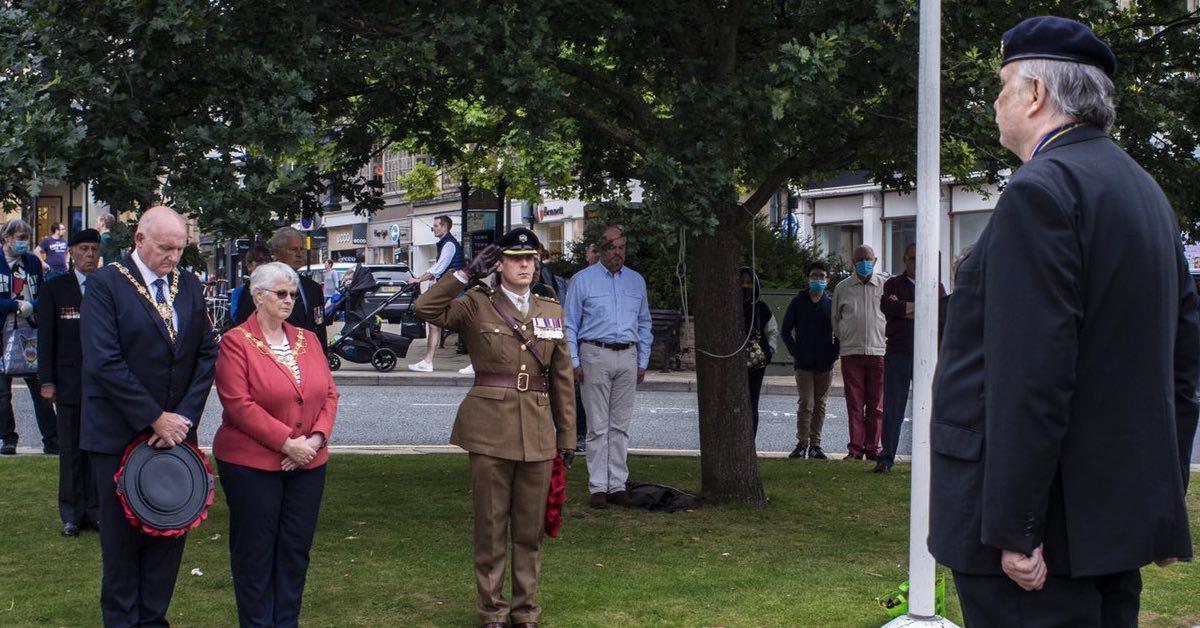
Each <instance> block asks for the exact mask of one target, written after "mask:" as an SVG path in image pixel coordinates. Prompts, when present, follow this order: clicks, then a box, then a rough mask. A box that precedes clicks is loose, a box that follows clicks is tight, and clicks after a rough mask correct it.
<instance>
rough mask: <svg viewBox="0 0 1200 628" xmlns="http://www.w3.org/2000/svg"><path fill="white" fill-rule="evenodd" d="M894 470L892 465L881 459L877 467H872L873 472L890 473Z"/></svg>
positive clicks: (876, 464)
mask: <svg viewBox="0 0 1200 628" xmlns="http://www.w3.org/2000/svg"><path fill="white" fill-rule="evenodd" d="M891 470H892V465H890V464H888V463H886V462H884V461H882V460H880V461H878V462H876V463H875V468H874V469H871V472H872V473H888V472H890V471H891Z"/></svg>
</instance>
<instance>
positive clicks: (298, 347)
mask: <svg viewBox="0 0 1200 628" xmlns="http://www.w3.org/2000/svg"><path fill="white" fill-rule="evenodd" d="M239 331H241V332H242V335H243V336H245V337H246V341H247V342H249V343H250V344H252V345H254V348H256V349H258V350H259V352H260V353H262V354H263V355H265V356H267V357H270V358H271V359H272V360H275V361H276V362H278V363H280V364H281V365H283V367H284V368H286V369H287V370H288V371H290V372H291V373H293V376H294V377H295V379H296V381H300V371H299V370H298V369H296V370H293V369H292V366H293V365H297V364H299V361H298V359H299V357H300V356H302V355H304V353H305V351H307V348H306V347H307V345H306V344H305V342H304V331H303V330H302V331H300V332H299V333H297V334H296V344H295V346H293V347H291V348H290V349H288V351H289V353H290V354H291V358H292V359H291V364H289V363H288V361H287V360H285V359H283V358H281V357H279V354H277V353H275V351H274V350H273V349H271V347H269V346H267V343H265V342H263V341H262V340H259V339H258V338H257V337H256V336H255V335H254V334H252V333H250V332H248V331H246V330H245V329H240V330H239Z"/></svg>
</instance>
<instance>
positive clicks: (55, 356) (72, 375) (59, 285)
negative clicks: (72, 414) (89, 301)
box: [37, 271, 83, 405]
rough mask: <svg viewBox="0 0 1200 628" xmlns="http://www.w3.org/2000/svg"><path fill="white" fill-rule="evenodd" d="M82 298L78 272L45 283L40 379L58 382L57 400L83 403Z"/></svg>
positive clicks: (41, 303) (39, 309)
mask: <svg viewBox="0 0 1200 628" xmlns="http://www.w3.org/2000/svg"><path fill="white" fill-rule="evenodd" d="M82 301H83V293H82V292H81V291H80V290H79V279H77V278H76V277H75V271H70V272H67V273H65V274H62V275H59V276H57V277H55V278H54V279H51V280H50V281H47V282H46V283H45V284H43V285H42V293H41V296H40V298H39V299H38V304H37V323H38V381H39V382H40V383H42V384H54V387H55V401H56V402H57V403H65V404H71V405H79V399H80V395H79V392H80V389H81V382H80V379H81V377H82V375H83V349H82V347H81V345H80V343H79V316H80V313H79V305H80V303H81V302H82Z"/></svg>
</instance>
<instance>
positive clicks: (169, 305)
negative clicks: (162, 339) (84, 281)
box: [113, 264, 179, 342]
mask: <svg viewBox="0 0 1200 628" xmlns="http://www.w3.org/2000/svg"><path fill="white" fill-rule="evenodd" d="M113 266H116V267H117V270H120V271H121V274H122V275H125V278H126V279H128V280H129V283H131V284H133V287H134V289H135V290H137V291H138V294H140V295H142V298H143V299H145V300H146V302H147V303H149V304H150V306H151V307H153V308H154V309H155V310H157V311H158V315H159V316H161V317H162V319H163V325H166V327H167V335H168V336H170V338H171V342H175V305H174V303H175V295H177V294H179V271H177V270H173V271H171V272H170V274H168V275H167V283H169V284H171V288H170V290H169V294H168V295H167V302H166V303H159V302H158V301H155V300H154V297H152V296H150V292H149V291H147V290H146V286H143V285H142V282H140V281H138V280H137V279H134V277H133V273H131V272H129V269H128V268H125V266H124V265H122V264H113Z"/></svg>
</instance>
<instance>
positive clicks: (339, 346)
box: [326, 265, 424, 373]
mask: <svg viewBox="0 0 1200 628" xmlns="http://www.w3.org/2000/svg"><path fill="white" fill-rule="evenodd" d="M418 286H419V284H411V285H408V286H404V287H403V288H402V289H401V290H399V291H398V292H395V293H393V294H392V295H391V296H389V297H388V298H387V300H386V301H384V302H383V303H381V304H379V306H377V307H374V308H372V307H369V305H368V304H367V299H366V296H367V293H369V292H371V291H373V290H376V289H377V288H378V287H379V283H378V282H377V281H375V276H374V275H372V274H371V273H370V272H369V271H367V270H366V269H364V268H363V267H362V266H361V265H360V266H358V267H357V268H355V269H354V278H353V279H352V280H351V281H350V285H348V286H346V287H344V288H342V289H341V290H340V291H339V294H340V295H341V299H339V300H338V301H337V302H336V303H334V304H333V305H331V306H330V308H329V309H328V310H326V318H327V319H329V320H333V319H332V316H333V315H335V314H337V312H339V311H345V313H346V324H345V326H343V327H342V335H341V337H340V338H338V339H337V340H336V341H334V342H333V344H331V345H329V370H331V371H336V370H338V369H340V368H342V360H343V359H346V360H349V361H351V362H354V363H355V364H367V363H369V364H371V366H374V367H375V370H377V371H379V372H381V373H386V372H388V371H390V370H392V369H394V368H396V362H397V361H398V360H399V358H402V357H405V356H407V355H408V346H409V345H410V344H412V341H413V339H412V338H411V337H409V335H408V334H407V333H406V334H392V333H388V332H386V331H382V330H380V329H379V328H378V327H377V326H376V324H375V316H376V315H377V314H379V312H381V311H382V310H383V308H385V307H387V306H388V305H390V304H391V303H392V302H393V301H395V300H396V299H399V298H400V297H401V296H403V295H405V294H408V293H410V292H413V291H415V290H416V289H417V287H418ZM421 327H422V328H421V332H422V333H423V332H424V326H421ZM407 328H408V327H407V326H406V327H405V328H404V329H405V330H407Z"/></svg>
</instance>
